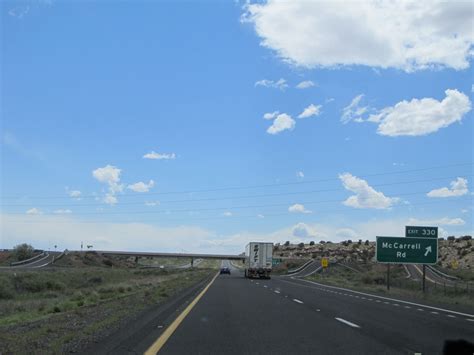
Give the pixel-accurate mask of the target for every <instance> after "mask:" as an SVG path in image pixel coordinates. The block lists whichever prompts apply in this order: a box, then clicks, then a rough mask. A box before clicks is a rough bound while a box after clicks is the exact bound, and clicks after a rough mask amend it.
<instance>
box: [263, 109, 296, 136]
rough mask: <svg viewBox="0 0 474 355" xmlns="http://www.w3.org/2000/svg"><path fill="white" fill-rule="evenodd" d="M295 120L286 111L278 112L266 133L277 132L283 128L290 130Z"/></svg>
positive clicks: (283, 129) (293, 126)
mask: <svg viewBox="0 0 474 355" xmlns="http://www.w3.org/2000/svg"><path fill="white" fill-rule="evenodd" d="M295 125H296V122H295V120H294V119H292V118H291V116H290V115H287V114H286V113H282V114H279V115H278V116H277V118H276V119H275V120H274V121H273V124H272V125H271V126H270V127H268V129H267V133H269V134H278V133H280V132H283V131H285V130H290V131H292V130H293V129H294V128H295Z"/></svg>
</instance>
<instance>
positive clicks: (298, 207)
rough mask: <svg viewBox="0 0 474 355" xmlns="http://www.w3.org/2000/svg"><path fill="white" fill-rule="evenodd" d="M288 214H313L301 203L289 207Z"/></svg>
mask: <svg viewBox="0 0 474 355" xmlns="http://www.w3.org/2000/svg"><path fill="white" fill-rule="evenodd" d="M288 212H291V213H312V212H311V211H309V210H307V209H306V208H305V207H304V205H302V204H300V203H295V204H294V205H291V206H290V207H288Z"/></svg>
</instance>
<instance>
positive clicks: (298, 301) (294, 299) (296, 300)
mask: <svg viewBox="0 0 474 355" xmlns="http://www.w3.org/2000/svg"><path fill="white" fill-rule="evenodd" d="M293 301H295V302H296V303H303V301H300V300H299V299H296V298H293Z"/></svg>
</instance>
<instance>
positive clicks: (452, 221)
mask: <svg viewBox="0 0 474 355" xmlns="http://www.w3.org/2000/svg"><path fill="white" fill-rule="evenodd" d="M408 223H409V224H413V225H424V226H462V225H464V224H466V222H465V221H464V220H463V219H462V218H448V217H444V218H439V219H431V220H429V219H428V220H426V219H425V220H422V219H416V218H410V219H409V220H408Z"/></svg>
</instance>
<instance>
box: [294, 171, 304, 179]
mask: <svg viewBox="0 0 474 355" xmlns="http://www.w3.org/2000/svg"><path fill="white" fill-rule="evenodd" d="M296 177H297V178H300V179H303V178H304V173H303V172H302V171H297V172H296Z"/></svg>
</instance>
